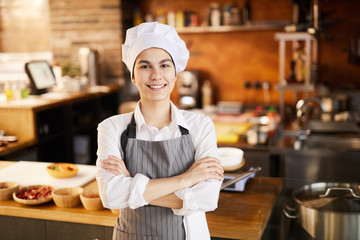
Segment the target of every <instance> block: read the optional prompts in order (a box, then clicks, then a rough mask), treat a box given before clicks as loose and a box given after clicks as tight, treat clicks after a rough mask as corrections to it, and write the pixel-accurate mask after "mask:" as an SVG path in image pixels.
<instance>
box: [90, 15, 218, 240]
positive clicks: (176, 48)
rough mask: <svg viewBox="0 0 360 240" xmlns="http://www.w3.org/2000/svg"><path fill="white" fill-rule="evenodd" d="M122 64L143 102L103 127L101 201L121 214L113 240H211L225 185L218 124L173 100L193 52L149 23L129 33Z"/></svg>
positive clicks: (100, 139) (175, 36)
mask: <svg viewBox="0 0 360 240" xmlns="http://www.w3.org/2000/svg"><path fill="white" fill-rule="evenodd" d="M122 58H123V61H124V62H125V64H126V66H127V67H128V69H129V70H130V72H131V79H132V82H133V84H135V86H136V87H137V89H138V90H139V93H140V101H139V102H138V104H137V107H136V109H135V111H134V112H132V113H127V114H121V115H116V116H113V117H110V118H108V119H106V120H104V121H103V122H102V123H100V124H99V126H98V152H97V155H98V160H97V166H98V168H99V171H98V174H97V177H96V179H97V182H98V186H99V191H100V197H101V200H102V202H103V205H104V206H105V207H107V208H110V209H121V210H120V215H119V217H118V220H117V223H116V225H115V228H114V234H113V239H146V240H153V239H163V240H176V239H181V240H185V239H190V240H202V239H210V235H209V230H208V227H207V223H206V218H205V212H206V211H213V210H214V209H215V208H216V207H217V201H218V197H219V191H220V185H221V182H222V180H223V169H222V168H221V165H220V162H219V160H218V152H217V143H216V135H215V128H214V124H213V123H212V121H211V120H210V118H208V117H206V116H204V115H202V114H198V113H193V112H189V111H184V110H179V109H178V108H177V107H176V106H175V105H174V104H173V103H172V102H171V101H170V93H171V92H172V90H173V89H174V85H175V82H176V79H177V74H178V73H179V72H181V71H183V70H184V69H185V67H186V64H187V61H188V58H189V51H188V50H187V48H186V45H185V43H184V41H183V40H181V39H180V37H179V35H178V34H177V32H176V31H175V29H174V28H173V27H171V26H168V25H165V24H160V23H157V22H149V23H143V24H141V25H139V26H136V27H133V28H130V29H128V30H127V32H126V39H125V43H124V44H123V46H122Z"/></svg>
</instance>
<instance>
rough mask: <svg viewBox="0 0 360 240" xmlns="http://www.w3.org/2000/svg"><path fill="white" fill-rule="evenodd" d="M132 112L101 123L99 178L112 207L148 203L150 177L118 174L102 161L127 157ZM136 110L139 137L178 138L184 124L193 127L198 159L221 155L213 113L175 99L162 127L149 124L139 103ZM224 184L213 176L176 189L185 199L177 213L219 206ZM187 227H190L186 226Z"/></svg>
mask: <svg viewBox="0 0 360 240" xmlns="http://www.w3.org/2000/svg"><path fill="white" fill-rule="evenodd" d="M132 114H133V113H127V114H121V115H116V116H113V117H110V118H108V119H106V120H104V121H103V122H101V123H100V124H99V126H98V151H97V155H98V159H97V163H96V165H97V166H98V173H97V177H96V179H97V182H98V185H99V193H100V197H101V200H102V202H103V204H104V206H105V207H107V208H110V209H121V208H126V207H131V208H137V207H139V206H142V205H145V204H147V203H146V202H145V200H144V198H143V196H142V195H143V193H144V191H145V188H146V184H147V182H148V178H147V177H145V176H144V175H142V174H137V175H136V176H135V177H125V176H123V175H115V174H112V173H110V172H107V171H106V170H104V169H102V168H101V163H100V160H102V159H106V158H108V156H109V155H114V156H116V157H118V158H120V159H123V151H122V149H121V145H120V137H121V134H122V132H123V131H124V130H125V129H126V128H127V125H128V124H129V123H130V120H131V116H132ZM134 114H135V122H136V138H137V139H140V140H146V141H163V140H168V139H173V138H177V137H180V136H181V132H180V130H179V127H178V126H179V125H180V126H182V127H184V128H186V129H188V130H189V134H190V136H191V139H192V141H193V144H194V147H195V161H197V160H200V159H202V158H204V157H208V156H210V157H215V158H217V159H219V156H218V151H217V142H216V134H215V127H214V124H213V122H212V121H211V119H210V118H209V117H207V116H205V115H202V114H199V113H194V112H189V111H184V110H179V109H178V108H177V107H176V106H175V105H174V104H173V103H171V123H170V124H169V126H166V127H164V128H162V129H160V130H159V129H157V128H155V127H151V126H148V125H146V123H145V120H144V117H143V116H142V114H141V111H140V107H139V103H138V105H137V107H136V109H135V111H134ZM220 186H221V181H217V180H209V181H205V182H201V183H198V184H196V185H195V186H193V187H192V188H188V189H182V190H179V191H177V192H175V194H176V195H177V196H178V197H179V198H181V199H182V200H183V208H182V209H178V210H175V209H173V211H174V213H175V214H177V215H185V216H187V215H191V214H192V213H195V212H206V211H212V210H214V209H215V208H216V207H217V202H218V198H219V191H220ZM197 214H198V213H196V214H193V215H197ZM203 217H205V215H203ZM189 219H190V218H189ZM198 220H199V219H198ZM203 220H204V219H203ZM186 221H187V220H186V219H185V221H184V222H185V223H186ZM205 223H206V219H205ZM186 225H187V224H186ZM185 228H187V227H186V226H185ZM188 230H189V229H188ZM187 232H188V231H187Z"/></svg>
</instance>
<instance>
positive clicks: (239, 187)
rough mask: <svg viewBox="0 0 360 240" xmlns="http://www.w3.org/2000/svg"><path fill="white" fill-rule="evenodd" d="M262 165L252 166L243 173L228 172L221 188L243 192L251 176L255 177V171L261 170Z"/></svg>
mask: <svg viewBox="0 0 360 240" xmlns="http://www.w3.org/2000/svg"><path fill="white" fill-rule="evenodd" d="M260 170H261V167H256V168H255V169H254V168H250V169H249V170H248V171H245V172H242V173H226V174H225V175H224V181H223V184H222V185H221V188H220V189H221V190H225V191H232V192H242V191H244V189H245V184H246V182H247V181H248V180H249V179H250V178H254V177H255V173H256V172H258V171H260Z"/></svg>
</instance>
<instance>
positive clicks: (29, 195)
mask: <svg viewBox="0 0 360 240" xmlns="http://www.w3.org/2000/svg"><path fill="white" fill-rule="evenodd" d="M53 190H54V189H53V187H51V186H47V185H32V186H27V187H19V189H18V190H17V191H16V192H14V193H13V198H14V200H15V201H16V202H18V203H22V204H26V205H39V204H43V203H47V202H50V201H51V200H52V195H51V193H52V192H53Z"/></svg>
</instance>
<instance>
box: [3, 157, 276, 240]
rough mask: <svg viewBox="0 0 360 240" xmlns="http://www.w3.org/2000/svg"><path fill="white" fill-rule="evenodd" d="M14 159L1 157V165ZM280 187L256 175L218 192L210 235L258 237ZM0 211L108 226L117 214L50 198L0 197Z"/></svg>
mask: <svg viewBox="0 0 360 240" xmlns="http://www.w3.org/2000/svg"><path fill="white" fill-rule="evenodd" d="M13 163H14V162H8V161H0V168H3V167H6V166H9V165H10V164H13ZM281 187H282V180H281V179H274V178H258V177H256V178H254V179H252V180H251V181H250V182H249V183H248V184H247V186H246V188H245V191H244V192H221V194H220V199H219V203H218V208H217V209H216V210H215V211H213V212H208V213H207V214H206V216H207V221H208V225H209V229H210V234H211V236H213V237H222V238H232V239H260V238H261V235H262V233H263V231H264V229H265V227H266V224H267V221H268V219H269V217H270V214H271V211H272V208H273V206H274V204H275V201H276V197H277V195H278V193H279V192H280V190H281ZM84 188H85V189H88V188H97V183H96V181H92V182H90V183H89V184H87V185H85V186H84ZM0 215H6V216H16V217H26V218H35V219H45V220H52V221H64V222H74V223H85V224H95V225H102V226H110V227H112V226H114V225H115V222H116V218H117V215H116V214H114V213H112V212H111V211H110V210H109V209H104V210H101V211H91V210H86V209H85V208H83V207H82V205H80V206H77V207H74V208H59V207H56V205H55V204H54V203H53V202H49V203H46V204H44V205H38V206H26V205H22V204H20V203H17V202H15V201H13V200H9V201H0Z"/></svg>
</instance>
